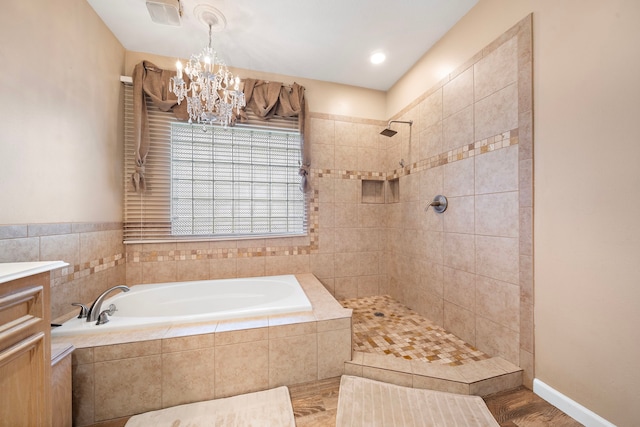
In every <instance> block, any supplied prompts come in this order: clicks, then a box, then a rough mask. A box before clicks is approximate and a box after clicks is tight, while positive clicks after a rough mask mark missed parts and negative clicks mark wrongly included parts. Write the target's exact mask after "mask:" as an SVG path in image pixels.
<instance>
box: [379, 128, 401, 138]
mask: <svg viewBox="0 0 640 427" xmlns="http://www.w3.org/2000/svg"><path fill="white" fill-rule="evenodd" d="M396 133H398V131H395V130H393V129H390V128H386V129H385V130H383V131H382V132H380V135H384V136H393V135H395V134H396Z"/></svg>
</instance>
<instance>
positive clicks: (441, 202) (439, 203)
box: [424, 194, 449, 213]
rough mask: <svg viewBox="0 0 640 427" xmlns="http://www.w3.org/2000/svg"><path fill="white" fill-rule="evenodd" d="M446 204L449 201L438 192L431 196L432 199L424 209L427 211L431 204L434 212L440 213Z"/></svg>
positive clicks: (445, 207) (444, 209)
mask: <svg viewBox="0 0 640 427" xmlns="http://www.w3.org/2000/svg"><path fill="white" fill-rule="evenodd" d="M448 205H449V202H448V201H447V198H446V197H444V196H442V195H440V194H439V195H437V196H436V197H434V198H433V201H432V202H431V203H429V204H428V205H427V207H426V208H424V211H425V212H426V211H428V210H429V208H430V207H432V206H433V210H434V211H436V213H442V212H444V211H446V210H447V206H448Z"/></svg>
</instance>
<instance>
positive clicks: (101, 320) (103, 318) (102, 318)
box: [96, 309, 109, 325]
mask: <svg viewBox="0 0 640 427" xmlns="http://www.w3.org/2000/svg"><path fill="white" fill-rule="evenodd" d="M108 322H109V309H106V310H103V311H102V312H101V313H100V315H98V321H97V322H96V325H104V324H105V323H108Z"/></svg>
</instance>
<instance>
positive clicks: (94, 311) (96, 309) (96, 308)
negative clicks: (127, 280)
mask: <svg viewBox="0 0 640 427" xmlns="http://www.w3.org/2000/svg"><path fill="white" fill-rule="evenodd" d="M116 289H120V290H122V291H123V292H129V287H128V286H126V285H118V286H114V287H113V288H109V289H107V290H106V291H104V292H103V293H101V294H100V296H99V297H98V298H96V300H95V301H94V302H93V304H91V308H90V309H89V312H88V313H87V322H95V321H97V320H98V317H99V316H100V308H101V307H102V301H104V299H105V298H106V297H107V295H109V294H110V293H111V292H112V291H115V290H116Z"/></svg>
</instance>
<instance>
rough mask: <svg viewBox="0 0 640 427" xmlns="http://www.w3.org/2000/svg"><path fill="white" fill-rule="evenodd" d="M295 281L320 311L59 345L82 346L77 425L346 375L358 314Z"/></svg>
mask: <svg viewBox="0 0 640 427" xmlns="http://www.w3.org/2000/svg"><path fill="white" fill-rule="evenodd" d="M296 277H297V279H298V281H299V282H300V284H301V286H302V288H303V289H304V291H305V293H306V294H307V297H308V298H309V300H310V301H311V303H312V305H313V312H309V313H294V314H291V315H277V316H268V317H265V318H251V319H238V320H234V321H220V322H208V323H199V324H193V325H184V326H174V327H164V328H163V327H160V328H153V329H140V330H137V331H131V332H127V333H111V334H102V335H82V336H76V337H61V338H59V340H62V341H64V342H71V343H72V344H73V345H74V346H75V347H76V350H75V352H74V353H73V390H74V396H73V401H74V425H78V426H84V425H91V424H94V423H98V422H101V421H105V420H110V419H116V418H120V417H126V416H130V415H132V414H137V413H141V412H146V411H150V410H155V409H160V408H166V407H169V406H175V405H179V404H183V403H189V402H196V401H202V400H207V399H214V398H218V397H226V396H231V395H237V394H241V393H246V392H251V391H257V390H264V389H267V388H272V387H276V386H280V385H290V384H297V383H303V382H308V381H313V380H317V379H324V378H330V377H335V376H339V375H342V374H343V371H344V366H345V365H344V363H345V362H346V361H348V360H351V310H350V309H345V308H343V307H342V306H341V305H340V304H339V303H338V302H337V301H336V300H335V299H334V298H333V297H332V296H331V295H330V294H329V292H328V291H327V290H326V289H325V288H324V287H323V286H322V284H321V283H320V282H319V281H318V280H317V279H316V278H315V277H314V276H313V275H312V274H301V275H296ZM56 340H57V339H56ZM56 340H54V341H56Z"/></svg>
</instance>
